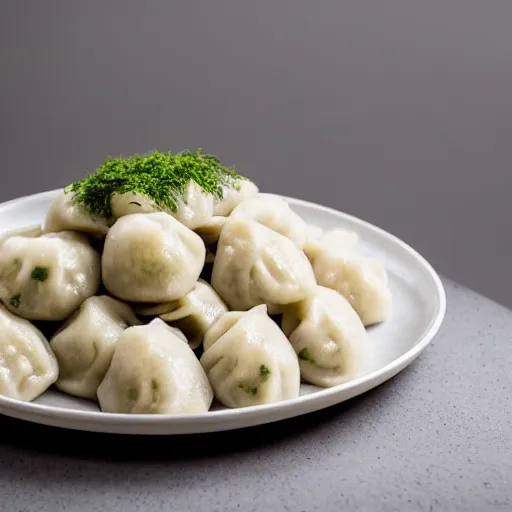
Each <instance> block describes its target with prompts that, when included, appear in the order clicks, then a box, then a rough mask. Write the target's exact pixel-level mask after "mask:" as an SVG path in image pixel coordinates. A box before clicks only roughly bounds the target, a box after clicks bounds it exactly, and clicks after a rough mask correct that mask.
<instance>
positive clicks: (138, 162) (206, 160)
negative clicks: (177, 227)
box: [66, 150, 251, 229]
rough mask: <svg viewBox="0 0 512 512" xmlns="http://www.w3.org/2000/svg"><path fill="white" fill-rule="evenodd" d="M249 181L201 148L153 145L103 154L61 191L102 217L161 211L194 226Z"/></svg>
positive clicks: (239, 194) (240, 192) (236, 195)
mask: <svg viewBox="0 0 512 512" xmlns="http://www.w3.org/2000/svg"><path fill="white" fill-rule="evenodd" d="M250 183H251V182H250V181H249V180H248V179H247V178H245V177H244V176H241V175H239V174H238V173H236V172H235V170H234V168H228V167H226V166H224V165H222V164H221V163H220V162H219V160H218V159H217V158H216V157H214V156H213V155H209V154H205V153H202V152H201V151H200V150H196V151H182V152H180V153H177V154H172V153H171V152H166V153H161V152H159V151H156V150H155V151H153V152H152V153H149V154H146V155H132V156H129V157H126V158H124V157H116V158H108V159H106V160H105V161H104V162H103V164H102V165H101V166H99V168H98V169H97V170H96V171H95V172H94V173H93V174H90V175H89V176H87V177H86V178H84V179H83V180H80V181H77V182H75V183H73V184H71V185H70V186H69V187H67V188H66V192H68V193H73V194H74V197H73V202H74V203H75V204H77V205H81V206H83V207H84V208H85V209H86V210H87V211H89V212H90V213H91V214H92V215H96V216H100V217H103V218H105V219H112V218H114V219H115V218H119V217H122V216H124V215H129V214H132V213H151V212H155V211H163V212H166V213H168V214H170V215H172V216H173V217H175V218H176V219H178V220H179V221H180V222H182V223H183V224H185V225H186V226H187V227H189V228H191V229H194V228H196V227H198V226H200V225H202V224H204V223H205V222H207V221H208V219H209V218H210V217H211V216H212V215H214V209H215V208H217V210H218V209H219V205H221V204H224V205H226V204H228V203H229V204H231V203H233V202H235V203H236V201H237V198H240V200H241V198H242V197H244V191H245V189H246V188H247V185H248V184H250ZM227 209H229V208H227ZM231 209H232V208H231ZM225 210H226V208H224V209H223V211H225ZM215 214H216V215H221V213H215Z"/></svg>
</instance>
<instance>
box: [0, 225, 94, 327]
mask: <svg viewBox="0 0 512 512" xmlns="http://www.w3.org/2000/svg"><path fill="white" fill-rule="evenodd" d="M100 282H101V266H100V255H99V254H98V252H97V251H95V250H94V249H93V248H92V247H91V245H90V244H89V241H88V240H87V237H86V236H85V235H83V234H81V233H76V232H70V231H63V232H59V233H48V234H44V235H42V236H40V237H36V238H29V237H23V236H14V237H11V238H8V239H7V240H5V241H4V242H3V244H2V245H1V246H0V299H1V300H2V302H3V303H4V305H5V306H6V307H7V308H8V309H9V310H10V311H12V312H13V313H15V314H16V315H18V316H21V317H23V318H26V319H28V320H64V319H65V318H67V317H68V316H69V315H70V314H71V313H72V312H73V311H74V310H75V309H76V308H78V306H80V304H81V303H82V302H83V301H84V300H85V299H87V298H89V297H91V296H92V295H95V294H96V292H97V291H98V289H99V286H100Z"/></svg>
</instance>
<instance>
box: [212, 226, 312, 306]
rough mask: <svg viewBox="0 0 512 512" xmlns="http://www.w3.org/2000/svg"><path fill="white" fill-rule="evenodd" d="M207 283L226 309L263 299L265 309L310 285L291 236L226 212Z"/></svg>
mask: <svg viewBox="0 0 512 512" xmlns="http://www.w3.org/2000/svg"><path fill="white" fill-rule="evenodd" d="M211 283H212V286H213V288H214V289H215V291H216V292H217V293H218V294H219V295H220V296H221V297H222V299H223V300H224V302H226V304H227V305H228V307H229V308H230V309H232V310H238V311H245V310H248V309H251V308H252V307H254V306H257V305H259V304H267V306H268V307H269V310H270V312H271V313H276V312H279V310H280V309H281V306H282V305H285V304H290V303H292V302H298V301H300V300H303V299H305V298H306V297H308V296H309V295H311V294H312V293H313V292H314V290H315V287H316V281H315V276H314V274H313V269H312V268H311V264H310V263H309V261H308V259H307V257H306V255H305V254H304V252H303V251H301V250H300V249H298V247H297V246H296V245H295V244H294V243H293V242H292V241H291V240H289V239H288V238H286V237H285V236H283V235H281V234H280V233H277V232H275V231H273V230H271V229H269V228H267V227H266V226H263V225H261V224H259V223H258V222H255V221H253V220H248V219H232V218H229V219H228V221H227V222H226V224H225V226H224V228H223V229H222V233H221V235H220V239H219V243H218V246H217V254H216V256H215V262H214V264H213V270H212V280H211Z"/></svg>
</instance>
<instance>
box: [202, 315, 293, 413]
mask: <svg viewBox="0 0 512 512" xmlns="http://www.w3.org/2000/svg"><path fill="white" fill-rule="evenodd" d="M204 349H205V352H204V353H203V355H202V356H201V364H202V366H203V368H204V369H205V371H206V373H207V375H208V378H209V380H210V383H211V384H212V387H213V390H214V392H215V396H216V398H217V399H218V400H219V401H220V402H221V403H222V404H223V405H225V406H226V407H231V408H237V407H247V406H251V405H261V404H269V403H274V402H279V401H282V400H288V399H292V398H297V397H298V396H299V390H300V369H299V361H298V357H297V354H296V353H295V352H294V350H293V348H292V346H291V345H290V343H289V341H288V339H287V338H286V336H285V335H284V333H283V332H282V331H281V329H279V326H278V325H277V324H276V323H275V322H274V321H273V320H272V319H271V318H270V317H269V316H268V314H267V307H266V306H265V305H261V306H256V307H254V308H252V309H251V310H249V311H245V312H241V311H232V312H230V313H227V314H225V315H223V316H222V317H221V318H219V319H218V320H217V321H216V322H215V323H214V324H213V325H212V326H211V327H210V329H209V330H208V331H207V333H206V336H205V340H204Z"/></svg>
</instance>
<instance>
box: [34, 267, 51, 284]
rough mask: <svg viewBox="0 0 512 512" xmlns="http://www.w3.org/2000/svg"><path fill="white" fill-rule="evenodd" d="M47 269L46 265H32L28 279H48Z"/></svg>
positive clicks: (42, 280)
mask: <svg viewBox="0 0 512 512" xmlns="http://www.w3.org/2000/svg"><path fill="white" fill-rule="evenodd" d="M48 274H49V271H48V269H47V268H46V267H34V270H32V273H31V274H30V279H33V280H34V281H41V282H44V281H46V280H47V279H48Z"/></svg>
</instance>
